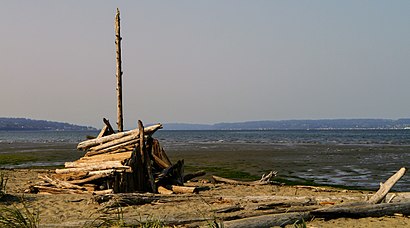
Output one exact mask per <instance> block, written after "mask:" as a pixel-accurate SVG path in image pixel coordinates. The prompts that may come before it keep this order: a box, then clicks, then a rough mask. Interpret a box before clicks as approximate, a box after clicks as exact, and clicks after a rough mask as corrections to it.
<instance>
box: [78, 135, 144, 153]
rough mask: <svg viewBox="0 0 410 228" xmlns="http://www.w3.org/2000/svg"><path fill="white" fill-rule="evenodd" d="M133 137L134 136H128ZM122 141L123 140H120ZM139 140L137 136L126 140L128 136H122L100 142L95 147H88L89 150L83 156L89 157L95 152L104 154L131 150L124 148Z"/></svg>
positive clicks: (133, 144)
mask: <svg viewBox="0 0 410 228" xmlns="http://www.w3.org/2000/svg"><path fill="white" fill-rule="evenodd" d="M130 138H134V137H130ZM120 141H124V142H120ZM138 142H139V138H138V137H135V139H131V140H128V138H126V137H124V138H121V139H120V140H118V141H116V140H114V141H111V142H107V143H104V144H101V145H99V146H96V147H92V148H90V150H89V151H88V152H87V153H86V154H85V156H87V157H90V156H94V155H97V154H104V153H118V152H119V151H127V150H132V148H131V149H130V148H125V147H127V146H129V145H132V147H134V146H135V144H137V143H138Z"/></svg>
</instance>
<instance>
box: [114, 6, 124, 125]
mask: <svg viewBox="0 0 410 228" xmlns="http://www.w3.org/2000/svg"><path fill="white" fill-rule="evenodd" d="M121 40H122V38H121V23H120V10H119V9H118V8H117V14H116V15H115V48H116V56H117V58H116V60H117V61H116V62H117V71H116V77H117V125H118V131H119V132H122V131H123V113H122V69H121V65H122V63H121Z"/></svg>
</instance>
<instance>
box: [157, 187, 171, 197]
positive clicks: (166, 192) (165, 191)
mask: <svg viewBox="0 0 410 228" xmlns="http://www.w3.org/2000/svg"><path fill="white" fill-rule="evenodd" d="M158 193H159V194H163V195H171V194H174V192H173V191H172V190H169V189H166V188H165V187H162V186H159V187H158Z"/></svg>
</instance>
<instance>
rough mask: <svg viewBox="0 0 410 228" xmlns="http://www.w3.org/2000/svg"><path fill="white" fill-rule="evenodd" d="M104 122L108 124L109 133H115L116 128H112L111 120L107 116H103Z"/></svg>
mask: <svg viewBox="0 0 410 228" xmlns="http://www.w3.org/2000/svg"><path fill="white" fill-rule="evenodd" d="M103 122H104V124H105V126H107V128H108V129H107V134H109V135H111V134H115V131H114V129H113V128H112V126H111V124H110V121H109V120H108V119H106V118H103Z"/></svg>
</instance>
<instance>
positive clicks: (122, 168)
mask: <svg viewBox="0 0 410 228" xmlns="http://www.w3.org/2000/svg"><path fill="white" fill-rule="evenodd" d="M103 169H116V170H118V171H120V170H124V171H126V172H131V171H132V170H131V167H129V166H125V165H124V166H111V165H93V166H88V167H81V168H67V169H56V173H58V174H60V173H71V172H84V171H96V170H103Z"/></svg>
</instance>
